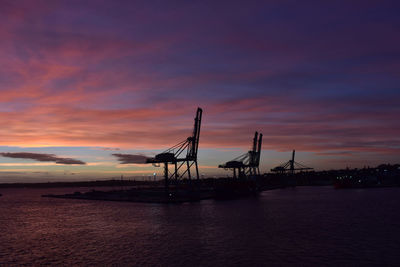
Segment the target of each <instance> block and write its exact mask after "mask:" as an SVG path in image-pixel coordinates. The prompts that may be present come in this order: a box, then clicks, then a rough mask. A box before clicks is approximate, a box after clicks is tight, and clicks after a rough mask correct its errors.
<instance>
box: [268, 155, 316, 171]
mask: <svg viewBox="0 0 400 267" xmlns="http://www.w3.org/2000/svg"><path fill="white" fill-rule="evenodd" d="M295 153H296V151H295V150H293V152H292V159H291V160H289V161H287V162H285V163H283V164H281V165H279V166H277V167H275V168H273V169H271V171H272V172H275V173H280V174H285V173H286V174H290V175H293V174H294V173H295V171H311V170H313V169H314V168H310V167H307V166H305V165H303V164H301V163H298V162H296V161H295V160H294V156H295Z"/></svg>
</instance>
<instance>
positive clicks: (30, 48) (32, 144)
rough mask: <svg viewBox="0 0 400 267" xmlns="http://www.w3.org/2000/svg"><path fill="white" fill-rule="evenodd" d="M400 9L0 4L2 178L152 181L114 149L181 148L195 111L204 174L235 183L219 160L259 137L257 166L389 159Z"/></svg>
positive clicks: (399, 149) (394, 142) (391, 5)
mask: <svg viewBox="0 0 400 267" xmlns="http://www.w3.org/2000/svg"><path fill="white" fill-rule="evenodd" d="M399 12H400V4H399V2H398V1H385V0H380V1H368V0H360V1H352V0H350V1H341V0H338V1H307V0H306V1H290V0H279V1H278V0H271V1H233V0H230V1H223V0H221V1H204V0H203V1H196V0H193V1H151V0H148V1H111V0H109V1H104V0H89V1H75V0H68V1H50V0H48V1H42V0H37V1H21V0H12V1H11V0H10V1H8V0H7V1H5V0H0V25H1V27H0V91H1V93H0V123H1V125H2V127H1V128H0V153H1V154H0V182H20V181H39V180H40V181H47V180H49V181H50V180H51V181H52V180H79V179H105V178H109V177H118V176H120V175H124V176H126V177H129V176H138V177H147V176H148V175H153V173H156V175H160V176H161V173H162V169H161V168H155V167H153V166H151V165H143V164H120V163H119V162H118V160H117V158H116V157H115V156H113V155H112V154H115V153H121V154H134V155H145V156H154V155H155V154H157V153H160V152H162V151H164V150H165V149H167V148H168V147H170V146H172V145H174V144H176V143H178V142H180V141H182V140H185V139H186V138H187V137H188V136H190V134H191V131H192V127H193V123H194V121H193V118H194V116H195V112H196V109H197V107H201V108H202V109H203V123H202V128H201V136H200V145H199V164H200V172H201V173H202V175H204V176H212V175H227V174H230V173H229V172H226V171H224V170H222V169H218V168H217V165H218V164H221V163H224V162H226V161H228V160H231V159H233V158H235V157H236V156H239V155H241V154H243V153H246V151H248V150H249V149H250V147H251V142H252V138H253V135H254V132H255V131H259V132H261V133H263V135H264V139H263V150H262V154H261V171H262V172H268V171H269V170H270V169H271V168H272V167H275V166H277V165H280V164H281V163H283V162H285V161H288V160H289V158H290V156H291V151H292V150H293V149H295V150H296V161H298V162H301V163H302V164H304V165H307V166H310V167H314V168H315V169H317V170H323V169H332V168H345V167H363V166H375V165H378V164H381V163H398V162H399V159H400V157H399V156H400V124H399V122H398V121H399V119H398V117H399V114H400V105H399V97H400V17H399V16H398V14H399ZM10 153H19V154H10ZM21 153H22V154H21ZM24 153H25V154H24ZM27 153H31V154H29V155H31V156H29V155H28V156H27ZM32 154H35V155H36V154H37V155H36V156H35V155H34V156H32ZM42 154H46V155H42ZM49 154H50V155H49ZM10 155H13V157H10ZM20 155H24V156H22V157H20ZM38 157H39V158H38ZM74 160H75V161H74ZM83 163H84V164H83Z"/></svg>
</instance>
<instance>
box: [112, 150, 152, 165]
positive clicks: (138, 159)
mask: <svg viewBox="0 0 400 267" xmlns="http://www.w3.org/2000/svg"><path fill="white" fill-rule="evenodd" d="M112 155H113V156H115V157H117V158H118V161H119V162H120V163H121V164H132V163H136V164H144V163H146V161H147V159H148V157H146V156H144V155H131V154H118V153H117V154H112Z"/></svg>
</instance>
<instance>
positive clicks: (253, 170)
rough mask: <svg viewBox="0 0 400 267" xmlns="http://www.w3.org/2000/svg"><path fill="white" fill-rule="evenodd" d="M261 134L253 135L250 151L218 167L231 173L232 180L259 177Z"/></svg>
mask: <svg viewBox="0 0 400 267" xmlns="http://www.w3.org/2000/svg"><path fill="white" fill-rule="evenodd" d="M262 137H263V135H262V133H260V135H258V132H255V133H254V139H253V146H252V150H250V151H248V152H247V153H245V154H243V155H240V156H239V157H237V158H235V159H233V160H231V161H228V162H226V163H224V164H221V165H219V166H218V168H223V169H226V170H232V171H233V178H244V177H247V176H248V175H260V167H259V166H260V156H261V146H262Z"/></svg>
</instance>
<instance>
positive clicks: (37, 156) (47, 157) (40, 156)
mask: <svg viewBox="0 0 400 267" xmlns="http://www.w3.org/2000/svg"><path fill="white" fill-rule="evenodd" d="M0 155H1V156H3V157H6V158H17V159H32V160H36V161H45V162H55V163H56V164H64V165H85V164H86V163H85V162H83V161H81V160H77V159H72V158H61V157H57V156H56V155H54V154H44V153H29V152H1V153H0Z"/></svg>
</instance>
